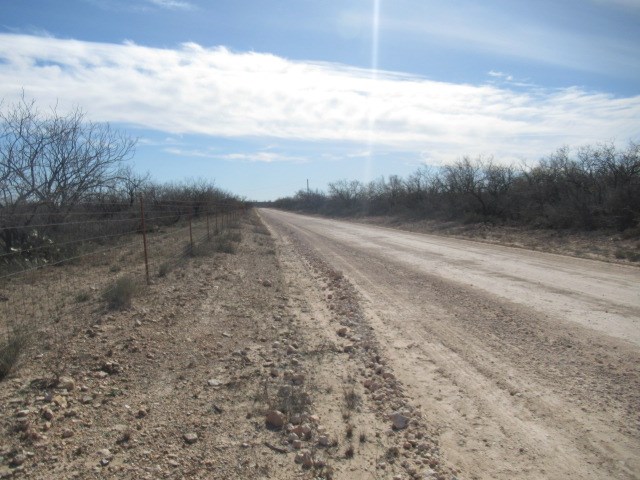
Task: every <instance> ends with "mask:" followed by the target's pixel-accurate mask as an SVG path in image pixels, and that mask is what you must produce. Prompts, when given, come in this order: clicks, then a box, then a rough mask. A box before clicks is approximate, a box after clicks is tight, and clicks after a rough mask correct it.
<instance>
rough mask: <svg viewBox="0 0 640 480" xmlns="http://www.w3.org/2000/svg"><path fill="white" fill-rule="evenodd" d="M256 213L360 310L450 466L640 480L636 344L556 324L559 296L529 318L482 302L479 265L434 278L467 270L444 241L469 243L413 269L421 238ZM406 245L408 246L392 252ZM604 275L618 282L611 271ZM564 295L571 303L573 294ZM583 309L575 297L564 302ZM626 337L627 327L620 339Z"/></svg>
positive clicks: (491, 300) (523, 309) (521, 307)
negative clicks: (315, 255) (340, 282)
mask: <svg viewBox="0 0 640 480" xmlns="http://www.w3.org/2000/svg"><path fill="white" fill-rule="evenodd" d="M262 216H263V217H264V218H265V219H266V220H267V221H268V222H270V223H272V224H273V225H276V226H277V227H278V228H280V229H288V230H289V231H290V232H291V234H292V235H296V236H298V237H299V238H301V239H302V240H303V241H305V242H307V243H309V244H311V245H313V246H314V248H316V249H317V251H318V252H319V253H320V254H321V255H322V256H323V257H324V258H325V259H326V260H327V261H328V262H330V263H331V264H332V265H333V266H334V267H335V268H338V269H340V270H342V271H343V272H344V273H345V274H346V275H347V276H348V278H349V279H350V280H351V281H352V282H353V283H354V284H355V285H356V287H357V288H358V290H359V291H360V293H361V294H362V295H363V297H364V298H365V299H367V302H366V304H365V306H366V307H367V310H368V314H369V317H370V321H371V324H372V326H373V327H374V329H375V331H376V333H377V334H378V336H379V338H380V340H381V341H382V343H383V344H384V345H385V346H386V348H387V350H388V354H389V356H390V358H391V359H392V361H393V362H394V363H395V369H396V371H397V372H398V374H399V376H400V378H401V380H402V381H403V382H404V383H405V384H406V385H407V386H408V388H409V392H410V393H411V395H412V396H413V397H414V399H419V400H420V401H422V402H423V408H424V409H425V412H426V413H427V415H428V418H430V419H431V421H432V422H435V423H436V424H438V426H439V427H440V429H441V432H442V433H441V435H442V448H443V452H444V454H445V457H448V459H449V460H450V461H451V463H453V464H456V465H458V466H459V467H460V468H461V469H462V471H463V476H464V477H466V478H532V477H544V478H607V477H614V478H638V476H639V475H640V464H639V463H638V460H637V452H638V451H640V441H639V439H640V435H639V434H638V425H639V423H638V420H639V419H638V411H639V408H638V407H639V405H640V401H639V398H638V396H639V392H640V369H639V365H640V352H639V349H638V347H637V345H635V344H634V343H632V342H629V341H624V340H621V339H620V338H616V337H614V336H609V335H606V334H605V333H603V332H602V328H599V329H591V328H585V327H584V326H583V325H580V324H576V323H575V322H571V321H566V319H565V318H563V317H562V316H559V315H558V314H557V312H559V311H561V310H562V308H561V307H562V305H561V304H557V302H558V301H559V300H558V295H557V294H556V295H549V297H548V298H541V299H538V302H540V303H539V305H538V308H532V307H531V306H530V305H527V304H526V302H525V301H524V300H528V301H530V300H531V299H524V300H523V299H519V298H514V299H512V300H509V299H506V298H504V297H503V296H500V295H497V294H494V293H491V292H487V290H486V289H483V288H480V287H478V286H477V277H476V276H474V275H473V272H471V271H472V270H473V268H474V267H476V266H475V265H474V264H473V262H469V265H468V266H467V267H466V268H468V269H469V270H470V275H469V276H468V277H467V276H465V275H464V273H463V274H461V275H460V277H459V278H457V279H452V278H451V269H449V270H446V272H447V274H448V276H447V275H445V278H443V276H440V275H439V274H438V270H440V271H442V270H445V269H446V266H443V265H442V263H446V262H447V261H451V262H453V263H456V268H459V269H461V270H462V272H464V269H465V266H464V258H451V259H447V258H443V257H442V255H440V256H438V255H437V253H438V252H437V248H438V245H437V244H438V242H439V241H443V242H445V243H446V244H448V245H445V246H446V247H448V251H449V252H450V251H451V244H454V247H458V248H459V249H461V250H463V248H464V246H465V245H466V244H468V243H469V242H464V243H463V244H458V245H455V240H451V239H446V240H444V239H438V238H437V237H431V236H424V237H425V241H429V242H430V243H431V244H432V245H435V246H432V247H430V248H431V249H432V250H433V251H432V252H429V253H430V258H437V261H436V262H434V261H431V262H428V261H427V262H422V263H421V262H419V261H413V262H408V261H407V259H408V258H413V259H415V258H416V255H418V254H420V253H424V252H420V250H419V249H416V250H415V251H414V252H413V257H410V256H408V255H407V249H408V247H407V245H411V244H412V243H415V242H417V243H419V240H416V238H419V237H420V236H417V235H413V234H406V233H403V232H397V233H395V232H391V233H390V232H389V231H388V230H385V233H384V235H381V232H380V229H376V228H374V227H363V226H361V225H358V226H357V228H355V227H354V228H353V229H350V228H349V224H347V223H345V222H331V221H327V220H320V219H311V218H309V217H302V216H297V215H292V214H285V213H281V212H275V211H263V212H262ZM334 225H335V226H334ZM394 234H395V235H394ZM407 235H410V236H411V238H410V242H407V241H400V240H402V237H403V236H407ZM396 236H397V237H398V238H399V239H400V240H398V242H397V243H398V244H399V245H400V246H399V247H397V248H394V242H393V241H390V238H389V237H392V238H396ZM380 237H384V238H380ZM477 248H482V245H478V247H477ZM490 253H491V255H495V248H492V252H490ZM519 253H520V254H521V255H522V257H523V264H526V262H530V261H531V258H527V255H528V252H526V251H522V252H519ZM509 255H511V256H513V255H514V253H513V252H510V253H509ZM536 256H537V257H540V255H539V254H537V255H536ZM551 260H553V258H551ZM570 260H571V261H573V263H575V264H576V265H577V267H575V268H578V267H579V268H597V264H596V262H583V263H581V262H580V261H578V260H575V259H570ZM544 261H545V262H547V265H548V264H549V263H550V260H549V258H545V259H544ZM594 264H595V265H596V267H594ZM585 265H586V266H585ZM483 268H486V266H485V267H483ZM603 269H604V270H606V272H605V274H606V275H607V276H613V277H615V271H614V272H613V273H612V271H611V266H608V265H606V264H605V265H604V267H603ZM597 275H603V274H602V273H601V272H600V273H598V272H587V273H586V274H585V275H584V278H587V279H588V278H594V277H596V276H597ZM631 275H632V276H633V274H631ZM622 276H623V279H622V280H621V283H622V284H624V283H625V282H627V283H628V276H629V272H628V270H624V272H623V274H622ZM469 277H471V278H473V283H474V285H473V286H472V285H469V281H468V278H469ZM514 277H515V276H514ZM490 281H491V282H494V283H498V284H499V283H500V282H502V283H505V290H509V289H510V288H512V287H511V286H510V285H508V282H516V281H520V282H522V280H520V279H518V277H515V279H513V278H512V279H509V278H507V276H505V275H502V276H501V277H500V278H497V277H495V276H493V277H491V279H490ZM498 286H499V285H498ZM588 287H589V286H588V285H582V286H581V287H580V288H584V289H587V290H588ZM593 287H594V289H595V288H597V285H594V286H593ZM492 288H493V289H494V290H495V289H496V288H497V286H496V285H493V286H492ZM566 289H567V291H568V293H567V294H565V295H570V296H571V290H570V289H571V285H567V286H566ZM549 290H550V291H551V290H553V289H552V288H549ZM630 292H633V290H630ZM537 295H539V294H538V293H537ZM619 295H622V297H621V298H623V299H624V304H623V305H618V308H617V310H616V311H617V313H616V315H617V317H616V319H617V320H619V319H620V318H622V320H624V315H623V314H621V313H620V312H627V313H626V315H628V316H629V318H630V320H629V322H632V321H633V318H632V317H633V313H634V312H635V311H636V310H635V308H636V306H635V304H634V302H635V298H633V293H627V294H626V296H625V293H624V291H623V292H622V293H619ZM561 298H562V296H560V301H561ZM584 298H585V296H584V295H579V294H578V293H576V294H574V295H572V297H571V298H570V300H571V301H573V302H576V301H578V300H579V301H583V302H586V300H584ZM576 299H578V300H576ZM545 302H547V303H553V302H556V303H555V304H553V305H550V306H546V305H545ZM598 302H600V303H602V302H603V301H602V300H598ZM583 308H585V309H588V308H589V305H586V304H585V305H584V306H583ZM613 308H615V305H614V306H613ZM587 320H588V319H587ZM604 320H606V318H604ZM599 321H600V324H601V323H602V321H603V318H602V316H601V317H600V318H599ZM632 327H633V325H632ZM628 330H629V327H628V325H625V324H621V328H619V329H617V330H616V332H617V333H618V332H624V331H628Z"/></svg>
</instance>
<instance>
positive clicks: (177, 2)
mask: <svg viewBox="0 0 640 480" xmlns="http://www.w3.org/2000/svg"><path fill="white" fill-rule="evenodd" d="M147 1H148V3H150V4H152V5H155V6H156V7H160V8H166V9H168V10H193V9H194V8H195V5H194V4H193V3H191V2H187V1H185V0H147Z"/></svg>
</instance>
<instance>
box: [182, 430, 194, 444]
mask: <svg viewBox="0 0 640 480" xmlns="http://www.w3.org/2000/svg"><path fill="white" fill-rule="evenodd" d="M182 438H183V439H184V441H185V442H187V443H188V444H189V445H193V444H194V443H196V442H197V441H198V434H197V433H185V434H184V435H183V436H182Z"/></svg>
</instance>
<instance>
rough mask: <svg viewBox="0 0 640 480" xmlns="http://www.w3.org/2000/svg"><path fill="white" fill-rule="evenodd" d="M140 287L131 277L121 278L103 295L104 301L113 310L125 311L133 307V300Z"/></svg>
mask: <svg viewBox="0 0 640 480" xmlns="http://www.w3.org/2000/svg"><path fill="white" fill-rule="evenodd" d="M138 291H139V287H138V284H137V283H136V281H135V279H134V278H133V277H131V276H128V275H127V276H124V277H120V278H119V279H118V280H116V281H115V282H114V283H113V284H112V285H111V286H110V288H109V289H108V290H106V291H105V292H104V294H103V299H104V300H105V301H106V302H107V305H108V307H109V308H110V309H112V310H123V309H125V308H128V307H129V306H131V300H133V297H134V296H135V295H136V294H137V293H138Z"/></svg>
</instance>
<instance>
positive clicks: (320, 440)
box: [318, 435, 329, 447]
mask: <svg viewBox="0 0 640 480" xmlns="http://www.w3.org/2000/svg"><path fill="white" fill-rule="evenodd" d="M318 445H322V446H323V447H327V446H329V437H327V436H326V435H320V436H319V437H318Z"/></svg>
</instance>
